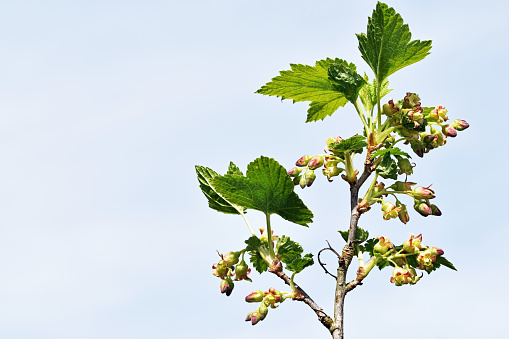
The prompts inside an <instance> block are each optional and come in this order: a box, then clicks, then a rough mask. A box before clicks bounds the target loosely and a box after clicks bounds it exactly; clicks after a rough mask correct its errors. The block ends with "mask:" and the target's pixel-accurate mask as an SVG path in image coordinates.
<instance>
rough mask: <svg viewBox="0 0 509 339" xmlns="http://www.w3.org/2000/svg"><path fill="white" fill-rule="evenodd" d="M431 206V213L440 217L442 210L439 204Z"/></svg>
mask: <svg viewBox="0 0 509 339" xmlns="http://www.w3.org/2000/svg"><path fill="white" fill-rule="evenodd" d="M430 207H431V214H432V215H435V216H437V217H439V216H441V215H442V211H440V210H439V209H438V207H437V205H433V204H431V206H430Z"/></svg>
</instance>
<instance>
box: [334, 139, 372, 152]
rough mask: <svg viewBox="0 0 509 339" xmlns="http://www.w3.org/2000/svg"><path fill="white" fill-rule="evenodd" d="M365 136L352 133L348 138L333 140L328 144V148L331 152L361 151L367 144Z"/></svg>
mask: <svg viewBox="0 0 509 339" xmlns="http://www.w3.org/2000/svg"><path fill="white" fill-rule="evenodd" d="M365 139H366V138H365V137H364V136H362V135H358V134H356V135H354V136H353V137H350V138H348V139H344V140H341V141H340V142H333V143H331V144H329V145H328V147H329V149H330V150H331V152H333V153H335V154H336V153H343V152H356V153H362V151H363V149H364V147H366V146H368V143H367V142H366V141H364V140H365Z"/></svg>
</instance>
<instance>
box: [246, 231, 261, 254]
mask: <svg viewBox="0 0 509 339" xmlns="http://www.w3.org/2000/svg"><path fill="white" fill-rule="evenodd" d="M244 242H245V243H246V244H247V247H246V251H248V252H250V251H258V247H259V246H260V245H261V244H262V242H261V240H260V239H259V238H258V237H257V236H256V235H253V236H251V237H250V238H249V239H247V240H246V241H244Z"/></svg>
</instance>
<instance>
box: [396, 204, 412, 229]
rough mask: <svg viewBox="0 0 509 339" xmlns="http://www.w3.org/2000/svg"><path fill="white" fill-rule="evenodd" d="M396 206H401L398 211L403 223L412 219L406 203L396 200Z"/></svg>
mask: <svg viewBox="0 0 509 339" xmlns="http://www.w3.org/2000/svg"><path fill="white" fill-rule="evenodd" d="M396 207H399V208H401V209H400V211H399V212H398V218H399V220H400V221H401V222H402V223H403V224H406V223H407V222H408V221H409V220H410V216H409V215H408V210H407V208H406V205H405V204H402V203H401V202H399V201H397V202H396Z"/></svg>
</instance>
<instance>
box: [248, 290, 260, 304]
mask: <svg viewBox="0 0 509 339" xmlns="http://www.w3.org/2000/svg"><path fill="white" fill-rule="evenodd" d="M263 297H264V293H263V292H262V291H260V290H257V291H254V292H251V293H250V294H249V295H248V296H247V297H246V301H247V302H248V303H255V302H258V303H259V302H261V301H262V300H263Z"/></svg>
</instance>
